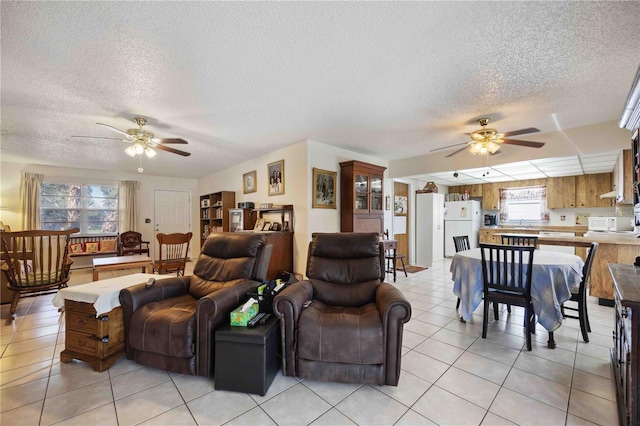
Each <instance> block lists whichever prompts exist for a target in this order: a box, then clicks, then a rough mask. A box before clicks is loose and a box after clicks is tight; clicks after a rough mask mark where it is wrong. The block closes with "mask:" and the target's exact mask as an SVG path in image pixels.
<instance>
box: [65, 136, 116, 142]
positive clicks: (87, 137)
mask: <svg viewBox="0 0 640 426" xmlns="http://www.w3.org/2000/svg"><path fill="white" fill-rule="evenodd" d="M71 137H72V138H84V139H106V140H110V141H122V142H128V141H123V140H122V138H104V137H102V136H71Z"/></svg>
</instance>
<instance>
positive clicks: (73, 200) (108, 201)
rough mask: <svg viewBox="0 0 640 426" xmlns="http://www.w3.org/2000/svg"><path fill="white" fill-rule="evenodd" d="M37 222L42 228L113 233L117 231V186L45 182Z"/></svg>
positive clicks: (88, 232) (87, 232)
mask: <svg viewBox="0 0 640 426" xmlns="http://www.w3.org/2000/svg"><path fill="white" fill-rule="evenodd" d="M40 219H41V222H42V228H43V229H51V230H56V229H68V228H80V233H81V234H114V233H116V232H118V186H117V185H97V184H76V183H52V182H44V183H43V184H42V188H41V192H40Z"/></svg>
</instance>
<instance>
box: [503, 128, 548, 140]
mask: <svg viewBox="0 0 640 426" xmlns="http://www.w3.org/2000/svg"><path fill="white" fill-rule="evenodd" d="M539 131H540V129H536V128H535V127H527V128H526V129H520V130H514V131H513V132H504V133H503V134H502V136H503V137H507V138H508V137H509V136H518V135H526V134H527V133H536V132H539Z"/></svg>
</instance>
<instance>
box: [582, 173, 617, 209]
mask: <svg viewBox="0 0 640 426" xmlns="http://www.w3.org/2000/svg"><path fill="white" fill-rule="evenodd" d="M610 191H611V173H597V174H591V175H580V176H576V207H611V199H608V198H605V199H602V198H600V195H602V194H604V193H607V192H610Z"/></svg>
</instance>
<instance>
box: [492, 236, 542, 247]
mask: <svg viewBox="0 0 640 426" xmlns="http://www.w3.org/2000/svg"><path fill="white" fill-rule="evenodd" d="M501 241H502V245H509V246H534V247H535V246H536V245H537V244H538V236H537V235H508V234H502V235H501Z"/></svg>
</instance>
